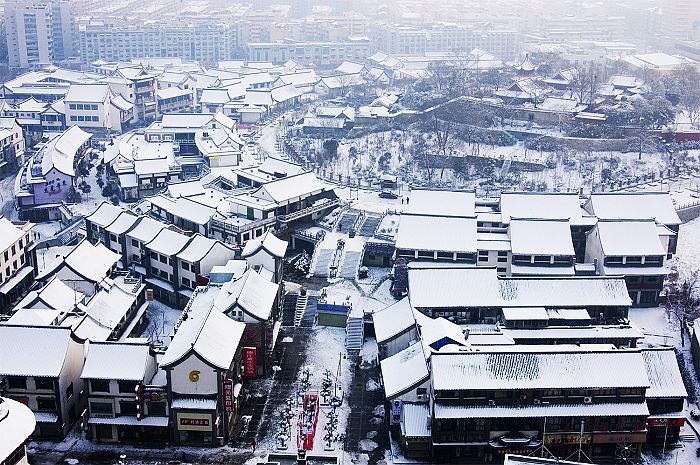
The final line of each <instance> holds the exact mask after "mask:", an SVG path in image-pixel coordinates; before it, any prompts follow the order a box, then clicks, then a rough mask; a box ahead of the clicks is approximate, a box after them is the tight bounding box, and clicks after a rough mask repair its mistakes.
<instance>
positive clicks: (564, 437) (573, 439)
mask: <svg viewBox="0 0 700 465" xmlns="http://www.w3.org/2000/svg"><path fill="white" fill-rule="evenodd" d="M579 442H581V444H590V443H591V435H590V434H589V433H586V434H583V435H581V434H575V433H574V434H549V433H547V435H546V436H545V438H544V443H545V444H578V443H579Z"/></svg>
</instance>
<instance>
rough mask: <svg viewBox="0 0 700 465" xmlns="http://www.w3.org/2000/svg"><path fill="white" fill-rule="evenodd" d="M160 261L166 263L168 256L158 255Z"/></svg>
mask: <svg viewBox="0 0 700 465" xmlns="http://www.w3.org/2000/svg"><path fill="white" fill-rule="evenodd" d="M160 262H161V263H166V264H167V263H168V257H166V256H165V255H161V256H160Z"/></svg>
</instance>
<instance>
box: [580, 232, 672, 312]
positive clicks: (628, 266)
mask: <svg viewBox="0 0 700 465" xmlns="http://www.w3.org/2000/svg"><path fill="white" fill-rule="evenodd" d="M630 238H634V240H630ZM666 252H667V251H666V250H665V249H664V248H663V246H662V245H661V240H660V239H659V234H658V230H657V225H656V222H655V221H654V220H653V219H648V220H599V221H598V223H597V224H596V226H595V227H594V228H593V229H592V230H591V231H590V232H589V233H588V241H587V245H586V261H587V262H593V263H595V264H596V270H597V272H598V274H600V275H602V276H624V277H625V282H626V283H627V290H628V291H629V295H630V298H631V299H632V303H633V305H639V306H655V305H658V303H659V293H660V292H661V290H662V288H663V282H664V278H665V276H666V270H665V269H664V258H666Z"/></svg>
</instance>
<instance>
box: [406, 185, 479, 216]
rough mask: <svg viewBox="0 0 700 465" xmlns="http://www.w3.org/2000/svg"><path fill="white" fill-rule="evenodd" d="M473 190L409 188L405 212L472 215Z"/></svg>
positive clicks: (436, 214) (435, 214)
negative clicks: (409, 192)
mask: <svg viewBox="0 0 700 465" xmlns="http://www.w3.org/2000/svg"><path fill="white" fill-rule="evenodd" d="M474 199H475V195H474V193H473V192H467V191H439V190H427V189H413V190H411V197H410V203H409V205H408V207H407V208H406V212H407V213H413V214H419V215H434V216H462V217H471V216H474Z"/></svg>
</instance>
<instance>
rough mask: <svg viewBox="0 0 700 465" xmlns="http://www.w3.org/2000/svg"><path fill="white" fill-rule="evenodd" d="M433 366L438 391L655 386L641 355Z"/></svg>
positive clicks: (529, 356)
mask: <svg viewBox="0 0 700 465" xmlns="http://www.w3.org/2000/svg"><path fill="white" fill-rule="evenodd" d="M431 363H432V369H433V388H434V389H435V390H436V391H437V390H500V389H515V390H527V389H596V388H646V387H649V379H648V378H647V374H646V370H645V368H644V360H643V358H642V355H641V353H640V352H637V351H618V352H611V351H601V352H594V351H582V352H549V351H548V352H540V353H536V352H529V353H519V352H498V353H485V352H461V353H457V354H444V353H436V354H433V356H432V358H431ZM601 367H605V369H604V370H601Z"/></svg>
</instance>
